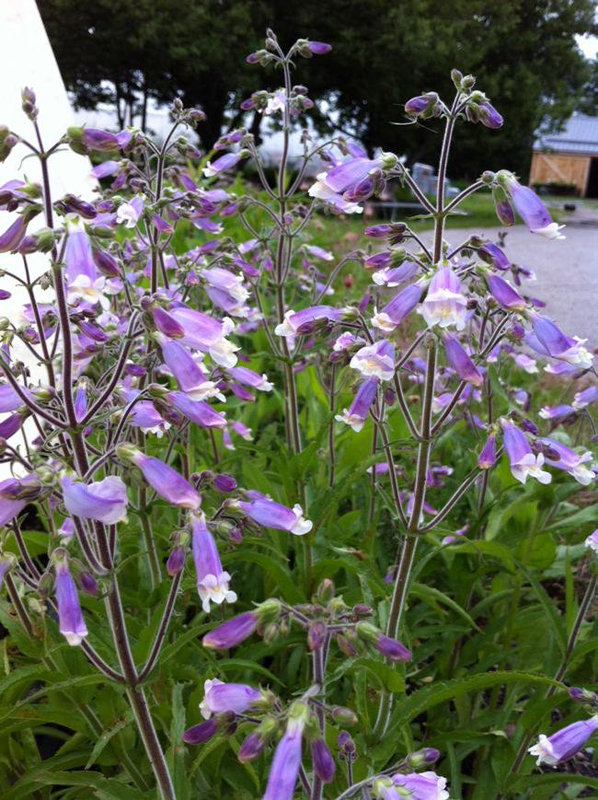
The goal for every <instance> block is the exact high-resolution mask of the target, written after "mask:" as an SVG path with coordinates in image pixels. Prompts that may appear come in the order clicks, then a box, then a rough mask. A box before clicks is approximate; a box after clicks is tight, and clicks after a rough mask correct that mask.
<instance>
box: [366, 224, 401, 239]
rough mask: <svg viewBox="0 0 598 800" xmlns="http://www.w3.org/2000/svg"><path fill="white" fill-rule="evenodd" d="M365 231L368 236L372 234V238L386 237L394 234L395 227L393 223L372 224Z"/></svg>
mask: <svg viewBox="0 0 598 800" xmlns="http://www.w3.org/2000/svg"><path fill="white" fill-rule="evenodd" d="M364 233H365V235H366V236H370V237H371V238H372V239H386V238H388V237H389V236H392V234H393V233H394V229H393V227H392V225H388V224H382V225H372V226H370V227H369V228H366V229H365V231H364Z"/></svg>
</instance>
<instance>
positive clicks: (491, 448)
mask: <svg viewBox="0 0 598 800" xmlns="http://www.w3.org/2000/svg"><path fill="white" fill-rule="evenodd" d="M495 464H496V436H492V435H491V436H489V437H488V438H487V439H486V444H485V445H484V447H483V448H482V452H481V453H480V455H479V456H478V467H479V468H480V469H490V468H491V467H493V466H494V465H495Z"/></svg>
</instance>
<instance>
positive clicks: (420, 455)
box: [373, 342, 436, 739]
mask: <svg viewBox="0 0 598 800" xmlns="http://www.w3.org/2000/svg"><path fill="white" fill-rule="evenodd" d="M435 382H436V343H435V342H431V343H430V345H429V348H428V360H427V365H426V381H425V385H424V401H423V407H422V418H421V426H420V440H419V445H418V451H417V468H416V475H415V488H414V492H413V510H412V512H411V517H410V519H409V522H408V524H407V526H406V527H407V531H408V533H407V535H406V536H404V538H403V544H402V550H401V555H400V558H399V568H398V570H397V574H396V577H395V584H394V589H393V594H392V600H391V603H390V610H389V613H388V622H387V625H386V635H387V636H389V637H391V638H393V639H394V638H396V636H397V633H398V630H399V627H400V625H401V621H402V617H403V613H404V611H405V601H406V599H407V592H408V589H409V578H410V575H411V569H412V567H413V562H414V560H415V551H416V548H417V541H418V538H417V536H416V534H417V531H418V526H419V519H420V515H421V512H422V508H423V504H424V500H425V497H426V488H427V480H428V477H427V476H428V464H429V459H430V450H431V446H432V438H431V435H432V400H433V399H434V385H435ZM409 534H411V535H409ZM391 708H392V694H391V693H390V692H382V695H381V697H380V705H379V706H378V716H377V718H376V722H375V725H374V731H373V733H374V735H375V736H376V738H378V739H380V738H381V737H382V736H383V735H384V733H385V732H386V728H387V727H388V722H389V719H390V712H391Z"/></svg>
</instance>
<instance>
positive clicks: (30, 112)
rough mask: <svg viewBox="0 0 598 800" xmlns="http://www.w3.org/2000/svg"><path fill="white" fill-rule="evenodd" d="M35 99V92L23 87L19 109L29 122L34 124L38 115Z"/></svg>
mask: <svg viewBox="0 0 598 800" xmlns="http://www.w3.org/2000/svg"><path fill="white" fill-rule="evenodd" d="M35 101H36V98H35V92H34V91H33V89H29V87H27V86H26V87H25V88H24V89H23V90H22V91H21V108H22V109H23V111H24V112H25V114H26V115H27V117H28V118H29V119H30V120H31V122H35V120H36V119H37V115H38V113H39V112H38V108H37V106H36V102H35Z"/></svg>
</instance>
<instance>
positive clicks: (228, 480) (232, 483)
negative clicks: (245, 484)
mask: <svg viewBox="0 0 598 800" xmlns="http://www.w3.org/2000/svg"><path fill="white" fill-rule="evenodd" d="M236 488H237V481H236V480H235V479H234V478H233V476H232V475H226V474H225V473H221V474H220V475H216V477H215V478H214V489H216V490H217V491H218V492H223V493H224V494H228V492H234V490H235V489H236Z"/></svg>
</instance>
